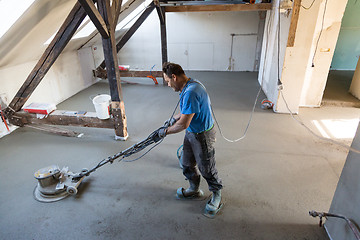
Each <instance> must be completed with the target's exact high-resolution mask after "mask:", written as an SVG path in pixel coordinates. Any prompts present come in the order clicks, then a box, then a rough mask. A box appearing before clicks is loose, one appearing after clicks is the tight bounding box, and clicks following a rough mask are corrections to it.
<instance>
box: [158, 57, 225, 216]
mask: <svg viewBox="0 0 360 240" xmlns="http://www.w3.org/2000/svg"><path fill="white" fill-rule="evenodd" d="M163 76H164V80H165V81H166V82H167V84H168V86H169V87H171V88H172V89H174V91H175V92H180V114H178V115H176V116H174V117H173V118H172V119H169V120H168V121H167V122H168V125H169V127H167V128H162V129H160V130H159V132H158V135H159V137H160V138H164V137H165V136H166V135H169V134H174V133H178V132H181V131H183V130H186V133H185V137H184V143H183V158H182V166H183V174H184V176H185V177H186V178H187V179H188V180H189V183H190V187H189V188H187V189H184V188H179V189H178V190H177V197H178V198H182V199H189V198H202V197H203V195H204V193H203V191H202V190H200V188H199V186H200V173H201V175H202V176H203V177H204V178H205V180H206V181H207V183H208V186H209V190H210V191H211V192H212V193H213V194H212V198H211V200H209V202H208V203H207V204H206V207H205V212H208V213H210V214H212V215H215V214H216V213H217V211H219V210H220V207H221V206H222V204H221V189H222V187H223V186H222V181H221V179H220V178H219V177H218V172H217V170H216V167H215V148H214V143H215V129H214V120H213V117H212V115H211V105H210V99H209V96H208V94H207V92H206V89H205V87H204V86H203V85H202V83H200V82H199V81H197V80H194V79H191V78H188V77H187V76H186V75H185V73H184V70H183V69H182V67H181V66H180V65H178V64H174V63H168V62H167V63H164V65H163ZM199 170H200V172H199Z"/></svg>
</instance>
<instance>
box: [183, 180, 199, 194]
mask: <svg viewBox="0 0 360 240" xmlns="http://www.w3.org/2000/svg"><path fill="white" fill-rule="evenodd" d="M189 183H190V187H189V188H187V189H185V190H183V194H184V197H189V196H193V195H197V194H198V193H199V192H200V190H199V187H200V181H190V180H189Z"/></svg>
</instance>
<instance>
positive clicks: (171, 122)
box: [164, 117, 177, 127]
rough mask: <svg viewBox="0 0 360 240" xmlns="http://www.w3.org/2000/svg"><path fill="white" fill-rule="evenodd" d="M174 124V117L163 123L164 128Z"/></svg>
mask: <svg viewBox="0 0 360 240" xmlns="http://www.w3.org/2000/svg"><path fill="white" fill-rule="evenodd" d="M176 122H177V120H176V119H175V118H174V117H172V118H171V119H168V120H166V121H165V122H164V126H165V127H170V126H172V125H174V124H175V123H176Z"/></svg>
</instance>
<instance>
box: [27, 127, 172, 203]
mask: <svg viewBox="0 0 360 240" xmlns="http://www.w3.org/2000/svg"><path fill="white" fill-rule="evenodd" d="M164 127H167V126H166V125H164V126H162V127H160V128H158V129H157V130H155V131H153V132H152V133H151V134H150V135H149V136H148V137H147V138H145V139H144V140H142V141H140V142H138V143H136V144H134V145H132V146H131V147H129V148H127V149H125V150H123V151H121V152H119V153H117V154H115V155H113V156H110V157H108V158H105V159H103V160H101V161H100V162H99V163H98V164H97V165H96V166H95V167H93V168H91V169H90V170H88V169H83V170H81V171H80V172H78V173H73V172H70V171H69V169H68V168H67V167H64V168H63V169H62V170H60V168H59V167H58V166H57V165H52V166H49V167H45V168H42V169H39V170H38V171H37V172H35V174H34V177H35V178H36V179H37V180H38V184H37V186H36V187H35V189H34V192H33V195H34V198H35V199H36V200H37V201H39V202H55V201H59V200H61V199H64V198H65V197H67V196H69V195H76V194H77V192H78V190H77V188H78V186H79V185H80V183H81V181H82V180H83V179H84V178H85V177H86V176H89V175H90V174H91V173H92V172H95V171H96V169H98V168H100V167H102V166H104V165H105V164H107V163H113V162H114V160H115V159H118V158H120V157H122V158H121V159H120V160H119V161H124V162H133V161H136V160H138V159H140V158H141V157H143V156H144V155H145V154H147V153H148V152H149V151H151V150H152V149H153V148H154V147H156V146H157V145H159V144H160V143H161V142H162V140H163V138H160V137H159V136H158V132H159V130H160V129H162V128H164ZM154 143H156V145H154V146H153V147H152V148H150V149H149V150H148V151H147V152H145V153H144V154H143V155H141V156H140V157H138V158H136V159H133V160H130V161H126V160H123V159H124V158H126V157H129V156H131V155H133V154H135V153H138V152H140V151H141V150H143V149H144V148H146V147H147V146H149V145H151V144H154Z"/></svg>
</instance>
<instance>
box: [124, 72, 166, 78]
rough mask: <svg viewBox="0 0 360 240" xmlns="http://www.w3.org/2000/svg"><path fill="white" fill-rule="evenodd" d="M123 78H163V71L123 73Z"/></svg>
mask: <svg viewBox="0 0 360 240" xmlns="http://www.w3.org/2000/svg"><path fill="white" fill-rule="evenodd" d="M121 76H122V77H147V76H153V77H162V76H163V75H162V71H151V72H150V71H126V72H125V71H124V72H122V71H121Z"/></svg>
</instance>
